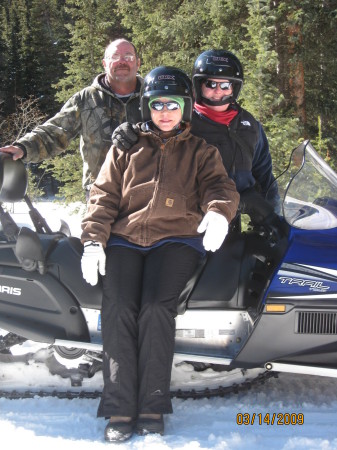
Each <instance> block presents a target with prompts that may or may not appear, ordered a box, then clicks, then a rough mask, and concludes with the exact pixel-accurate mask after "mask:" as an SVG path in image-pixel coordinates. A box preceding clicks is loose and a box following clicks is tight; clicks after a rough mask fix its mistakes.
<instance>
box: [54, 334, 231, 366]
mask: <svg viewBox="0 0 337 450" xmlns="http://www.w3.org/2000/svg"><path fill="white" fill-rule="evenodd" d="M53 345H56V346H58V347H67V348H83V349H86V350H90V351H92V352H102V351H103V346H102V345H101V344H92V343H90V342H77V341H63V340H62V339H55V342H54V344H53ZM174 358H175V360H179V361H191V362H203V363H209V364H221V365H224V366H228V365H229V364H230V363H231V362H232V359H230V358H222V357H216V356H203V355H191V354H189V353H188V354H185V353H175V354H174Z"/></svg>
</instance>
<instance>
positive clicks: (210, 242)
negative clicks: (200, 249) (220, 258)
mask: <svg viewBox="0 0 337 450" xmlns="http://www.w3.org/2000/svg"><path fill="white" fill-rule="evenodd" d="M204 231H206V232H205V236H204V239H203V241H202V243H203V246H204V247H205V250H207V251H208V250H211V251H212V252H215V251H216V250H218V248H220V247H221V244H222V243H223V241H224V240H225V237H226V236H227V233H228V221H227V219H226V217H224V216H222V215H221V214H219V213H216V212H215V211H208V212H207V213H206V214H205V217H204V218H203V219H202V221H201V223H200V225H199V227H198V233H203V232H204Z"/></svg>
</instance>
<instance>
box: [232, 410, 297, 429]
mask: <svg viewBox="0 0 337 450" xmlns="http://www.w3.org/2000/svg"><path fill="white" fill-rule="evenodd" d="M236 424H237V425H278V426H284V425H304V414H302V413H238V414H237V415H236Z"/></svg>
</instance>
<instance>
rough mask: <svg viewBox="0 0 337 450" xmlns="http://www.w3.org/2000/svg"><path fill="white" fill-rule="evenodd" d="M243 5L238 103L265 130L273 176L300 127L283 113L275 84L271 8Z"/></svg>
mask: <svg viewBox="0 0 337 450" xmlns="http://www.w3.org/2000/svg"><path fill="white" fill-rule="evenodd" d="M247 8H248V19H247V22H246V23H245V24H244V25H243V27H244V28H245V29H246V30H247V31H246V33H245V35H244V40H243V44H242V51H241V52H240V53H239V54H238V56H239V58H240V59H241V61H242V62H243V65H244V72H245V84H244V89H243V92H242V97H243V100H242V104H243V106H244V107H245V108H246V109H248V111H250V112H251V113H252V114H253V115H254V116H255V117H256V118H257V119H258V120H259V121H260V122H261V123H262V125H263V127H264V129H265V132H266V134H267V137H268V141H269V145H270V151H271V154H272V159H273V163H274V164H273V165H274V173H275V174H276V175H277V174H279V173H280V172H281V171H282V170H283V169H284V167H285V165H286V164H287V161H288V157H289V153H290V151H291V149H292V148H293V147H294V142H297V140H298V139H300V138H301V129H300V127H299V121H298V119H297V118H293V117H291V116H290V117H289V116H288V115H287V111H286V109H285V107H286V104H285V101H284V96H283V95H282V94H281V92H280V90H279V89H278V87H277V78H278V58H277V53H276V51H275V50H274V48H273V46H272V43H273V37H274V33H275V16H274V11H273V10H272V9H271V8H270V4H269V1H267V0H249V1H248V2H247Z"/></svg>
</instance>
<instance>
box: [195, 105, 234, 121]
mask: <svg viewBox="0 0 337 450" xmlns="http://www.w3.org/2000/svg"><path fill="white" fill-rule="evenodd" d="M194 108H195V109H196V110H197V111H198V112H200V113H201V114H202V115H203V116H206V117H208V118H209V119H211V120H213V122H218V123H221V124H223V125H229V124H230V123H231V121H232V120H233V119H234V117H235V116H236V115H237V114H238V111H237V110H236V109H233V108H231V107H229V108H228V109H226V111H214V110H213V109H210V108H208V107H207V106H205V105H200V104H199V103H194Z"/></svg>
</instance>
